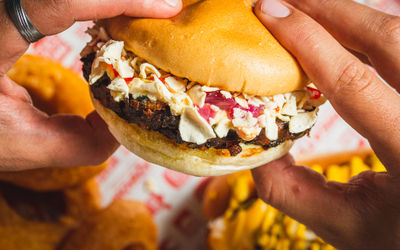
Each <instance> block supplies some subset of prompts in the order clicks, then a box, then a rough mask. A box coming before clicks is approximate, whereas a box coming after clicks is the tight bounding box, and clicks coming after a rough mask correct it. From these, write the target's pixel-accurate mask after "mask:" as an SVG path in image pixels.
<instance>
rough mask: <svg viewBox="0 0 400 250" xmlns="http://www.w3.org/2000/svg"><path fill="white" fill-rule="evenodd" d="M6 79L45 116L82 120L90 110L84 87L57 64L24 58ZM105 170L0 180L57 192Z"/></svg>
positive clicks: (54, 171)
mask: <svg viewBox="0 0 400 250" xmlns="http://www.w3.org/2000/svg"><path fill="white" fill-rule="evenodd" d="M7 75H8V76H9V77H10V78H11V79H12V80H13V81H15V82H16V83H18V84H19V85H21V86H23V87H25V88H26V89H27V90H28V92H29V94H30V95H31V97H32V100H33V103H34V105H35V106H36V107H37V108H39V109H40V110H42V111H44V112H46V113H47V114H55V113H64V114H76V115H81V116H86V115H87V114H88V113H90V112H91V111H93V110H94V107H93V105H92V102H91V101H90V94H89V88H88V86H87V83H86V82H85V81H84V80H83V79H82V78H81V77H80V76H79V75H77V74H76V73H74V72H72V71H70V70H68V69H66V68H64V67H63V66H62V65H61V64H59V63H56V62H53V61H51V60H49V59H46V58H43V57H39V56H34V55H24V56H22V57H21V58H20V59H19V60H18V61H17V62H16V63H15V65H14V66H13V67H12V69H11V70H10V71H9V72H8V73H7ZM38 167H40V166H38ZM105 167H106V163H103V164H100V165H97V166H80V167H69V168H58V167H53V168H40V169H33V170H27V171H20V172H0V180H3V181H7V182H11V183H13V184H15V185H18V186H21V187H25V188H29V189H33V190H37V191H48V190H60V189H63V188H67V187H72V186H75V185H77V184H79V183H82V182H84V181H86V180H88V179H90V178H91V177H93V176H95V175H96V174H98V173H100V172H101V171H102V170H104V169H105Z"/></svg>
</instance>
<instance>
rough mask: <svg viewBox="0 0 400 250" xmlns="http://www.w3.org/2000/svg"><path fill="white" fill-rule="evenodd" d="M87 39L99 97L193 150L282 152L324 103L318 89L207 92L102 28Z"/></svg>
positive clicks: (89, 70) (86, 57)
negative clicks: (247, 148) (128, 47)
mask: <svg viewBox="0 0 400 250" xmlns="http://www.w3.org/2000/svg"><path fill="white" fill-rule="evenodd" d="M89 33H90V34H91V35H92V38H93V39H92V41H91V42H90V43H88V45H87V46H86V48H85V49H84V50H83V52H82V57H83V59H82V60H83V62H84V74H85V77H86V79H87V80H88V82H89V84H90V88H91V91H92V93H93V95H94V97H95V98H96V99H98V100H99V101H100V102H101V103H102V105H104V106H105V107H107V108H109V109H111V110H113V111H114V112H115V113H116V114H118V115H119V116H120V117H121V118H123V119H124V120H126V121H127V122H129V123H135V124H138V125H139V126H140V127H142V128H144V129H148V130H154V131H158V132H159V133H161V134H163V135H164V136H166V137H167V138H169V139H171V140H174V141H175V142H177V143H179V144H182V143H185V144H187V146H188V147H191V148H203V147H206V148H210V147H213V148H217V149H228V150H229V153H230V155H231V156H235V155H237V154H239V153H240V152H241V151H242V147H243V145H244V144H248V145H255V146H262V147H263V148H264V149H267V148H270V147H273V146H277V145H279V144H280V143H282V142H284V141H285V140H288V139H297V138H299V137H301V136H303V135H304V134H306V133H308V131H309V129H310V128H311V127H312V126H313V125H314V123H315V120H316V116H317V110H318V108H317V107H318V106H319V105H320V104H322V103H323V102H324V98H323V97H321V93H320V92H319V91H318V90H317V89H315V88H312V87H307V88H306V89H304V90H299V91H295V92H292V93H287V94H279V95H275V96H271V97H264V96H254V95H246V94H243V93H236V92H229V91H225V90H222V89H218V88H214V87H208V86H204V85H201V84H199V83H196V82H193V81H190V80H188V79H186V78H182V77H177V76H174V75H172V74H170V73H168V72H165V71H163V70H162V69H159V68H157V67H156V66H154V65H152V64H150V63H149V62H147V61H146V60H144V59H143V58H140V57H138V56H136V55H134V54H133V53H132V52H130V51H126V50H125V49H124V42H122V41H114V40H111V39H110V38H109V37H108V35H107V34H106V33H105V31H104V29H103V28H97V27H96V28H94V29H91V30H89Z"/></svg>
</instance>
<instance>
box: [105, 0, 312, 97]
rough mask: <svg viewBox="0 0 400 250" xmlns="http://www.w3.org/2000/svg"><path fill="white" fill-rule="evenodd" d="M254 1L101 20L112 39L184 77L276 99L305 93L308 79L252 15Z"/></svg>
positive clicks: (213, 1)
mask: <svg viewBox="0 0 400 250" xmlns="http://www.w3.org/2000/svg"><path fill="white" fill-rule="evenodd" d="M254 2H255V1H251V0H230V1H226V0H201V1H200V0H184V1H183V3H184V8H183V10H182V12H180V13H179V14H178V15H177V16H175V17H173V18H170V19H147V18H131V17H126V16H119V17H115V18H111V19H107V20H103V21H101V22H100V23H99V24H100V25H103V26H104V27H105V29H106V30H107V32H108V33H109V34H110V36H111V37H112V39H114V40H119V41H124V42H125V48H126V49H127V50H129V51H132V52H133V53H134V54H136V55H137V56H139V57H142V58H144V59H145V60H147V61H148V62H150V63H151V64H154V65H155V66H157V67H159V68H161V69H163V70H165V71H167V72H170V73H171V74H173V75H175V76H179V77H185V78H188V79H189V80H191V81H195V82H198V83H200V84H203V85H207V86H213V87H218V88H220V89H223V90H227V91H234V92H242V93H246V94H253V95H261V96H271V95H275V94H282V93H287V92H292V91H295V90H298V89H302V88H303V87H304V86H305V85H306V84H307V81H308V80H307V77H306V76H305V75H304V73H303V71H302V70H301V68H300V67H299V65H298V63H297V62H296V60H295V59H294V58H293V56H292V55H291V54H290V53H289V52H288V51H286V50H285V49H284V48H283V47H282V46H281V45H280V44H279V42H278V41H277V40H276V39H275V38H274V37H273V36H272V35H271V33H270V32H269V31H268V30H267V29H266V28H265V27H264V26H263V24H262V23H261V22H260V21H259V20H258V19H257V17H256V16H255V15H254V13H253V8H252V5H253V3H254Z"/></svg>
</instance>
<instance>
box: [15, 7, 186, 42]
mask: <svg viewBox="0 0 400 250" xmlns="http://www.w3.org/2000/svg"><path fill="white" fill-rule="evenodd" d="M21 2H22V6H23V7H24V9H25V11H26V13H27V15H28V16H29V18H30V20H31V21H32V23H33V24H34V25H35V26H36V28H37V29H38V30H39V31H40V32H41V33H43V34H45V35H51V34H55V33H59V32H61V31H63V30H65V29H66V28H68V27H69V26H71V25H72V24H73V23H74V22H75V21H86V20H95V19H102V18H110V17H114V16H118V15H128V16H134V17H156V18H166V17H171V16H173V15H176V14H177V13H178V11H179V10H180V9H181V7H182V2H181V0H118V1H115V0H101V1H99V0H53V1H48V0H35V1H32V0H21Z"/></svg>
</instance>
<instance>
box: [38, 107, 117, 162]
mask: <svg viewBox="0 0 400 250" xmlns="http://www.w3.org/2000/svg"><path fill="white" fill-rule="evenodd" d="M37 128H39V129H41V130H44V131H45V134H46V136H47V138H46V139H45V142H46V143H45V147H44V148H45V149H48V150H49V151H50V152H47V153H46V154H47V156H49V155H50V156H52V157H51V159H50V161H49V163H48V164H51V165H54V166H78V165H94V164H100V163H102V162H104V161H105V160H106V159H107V158H108V157H109V156H110V155H111V154H112V153H113V152H114V151H115V150H116V149H117V148H118V146H119V144H118V142H117V141H116V140H115V139H114V137H113V136H112V135H111V133H110V132H109V130H108V127H107V125H106V124H105V122H104V121H103V120H102V119H101V118H100V116H99V115H98V114H97V113H96V112H95V111H94V112H92V113H90V114H89V115H88V116H87V117H86V119H84V118H83V117H80V116H72V115H53V116H50V117H49V118H48V119H46V120H43V121H42V122H41V123H39V124H38V126H37ZM37 139H39V138H37ZM48 153H49V154H48ZM43 158H44V159H45V158H46V155H43Z"/></svg>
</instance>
